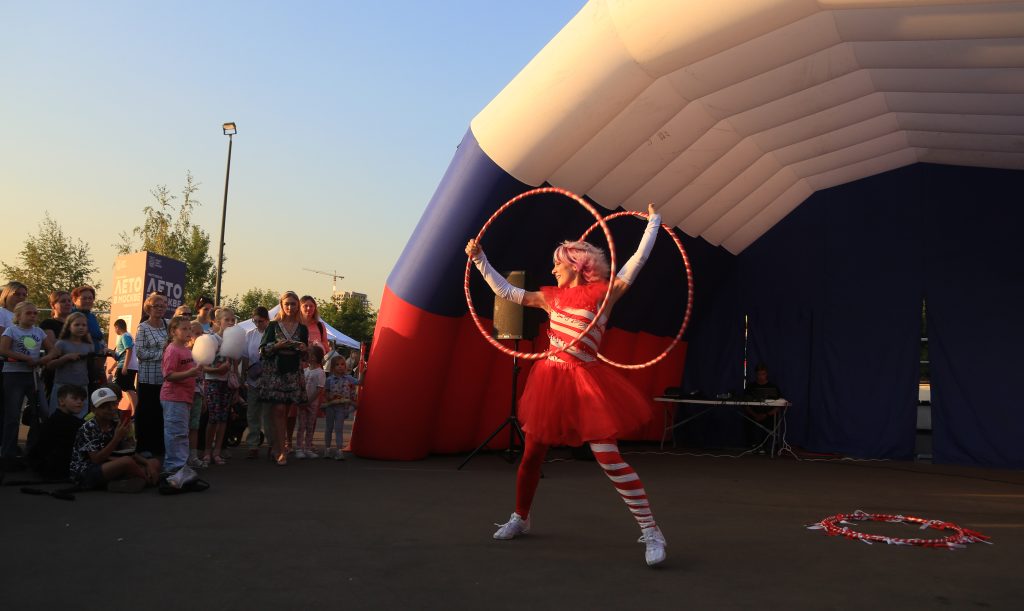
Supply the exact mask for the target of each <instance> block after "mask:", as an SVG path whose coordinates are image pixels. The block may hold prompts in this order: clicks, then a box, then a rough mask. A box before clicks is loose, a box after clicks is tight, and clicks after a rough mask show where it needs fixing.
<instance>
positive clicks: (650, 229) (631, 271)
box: [616, 204, 661, 290]
mask: <svg viewBox="0 0 1024 611" xmlns="http://www.w3.org/2000/svg"><path fill="white" fill-rule="evenodd" d="M647 214H649V215H650V216H649V218H648V219H647V228H646V229H645V230H644V236H643V237H642V238H640V245H639V246H637V248H636V252H635V253H633V256H632V257H630V258H629V260H628V261H626V263H625V264H624V265H623V266H622V269H620V270H619V273H618V274H616V278H618V279H619V280H621V281H622V282H625V283H626V284H627V285H632V284H633V283H634V282H635V281H636V277H637V274H639V273H640V270H641V269H642V268H643V266H644V263H647V257H649V256H650V255H651V250H653V249H654V241H655V240H656V239H657V238H658V228H659V227H660V226H661V215H660V214H658V213H657V212H655V211H654V204H647ZM623 290H625V287H623Z"/></svg>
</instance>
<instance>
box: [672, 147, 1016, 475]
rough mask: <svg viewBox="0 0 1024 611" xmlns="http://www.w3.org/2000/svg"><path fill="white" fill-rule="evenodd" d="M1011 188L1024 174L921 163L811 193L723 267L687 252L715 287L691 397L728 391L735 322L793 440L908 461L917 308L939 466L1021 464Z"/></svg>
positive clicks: (698, 338) (694, 355)
mask: <svg viewBox="0 0 1024 611" xmlns="http://www.w3.org/2000/svg"><path fill="white" fill-rule="evenodd" d="M1022 187H1024V173H1022V172H1013V171H1001V170H989V169H976V168H956V167H946V166H933V165H927V164H918V165H914V166H910V167H907V168H902V169H899V170H894V171H892V172H887V173H884V174H880V175H877V176H873V177H870V178H866V179H863V180H860V181H857V182H854V183H850V184H847V185H842V186H839V187H835V188H833V189H828V190H825V191H821V192H818V193H816V194H815V195H814V196H812V197H811V198H809V199H808V200H807V201H806V202H804V203H803V204H802V205H801V206H799V207H798V208H797V209H796V210H795V211H794V212H793V213H791V214H790V215H789V216H788V217H786V218H785V219H783V220H782V221H781V222H780V223H779V224H778V225H776V226H775V227H774V228H773V229H772V230H771V231H769V232H768V233H767V234H765V235H764V236H762V238H761V239H760V240H758V241H757V242H756V243H754V244H753V245H751V246H750V247H749V248H748V249H746V250H745V251H744V252H743V253H742V254H741V255H740V256H739V257H735V258H734V261H732V262H731V263H730V262H728V261H723V260H722V257H721V254H720V252H717V251H716V252H710V251H707V250H704V251H702V250H698V249H692V251H696V252H697V254H698V256H704V257H706V258H710V259H711V260H712V263H711V264H708V263H702V264H704V265H706V266H707V265H711V266H712V269H714V272H713V273H718V274H721V275H722V278H720V279H718V280H717V282H712V283H709V284H705V285H701V284H698V297H697V300H696V303H697V304H698V306H700V305H703V304H702V303H701V302H702V300H706V302H707V304H708V305H709V306H710V307H711V311H708V310H707V309H706V308H704V309H702V310H701V311H702V315H703V318H702V319H701V320H699V321H695V325H694V333H693V334H692V335H691V336H690V348H689V349H690V353H689V357H688V358H687V374H686V380H687V386H688V387H690V388H701V389H702V390H703V389H709V388H716V387H717V388H725V389H728V388H732V387H733V386H735V385H730V384H724V385H723V384H722V383H721V381H722V380H728V379H734V378H733V376H734V375H735V370H736V367H737V366H739V365H736V364H737V363H740V364H741V363H742V359H743V353H742V350H743V348H742V341H740V342H737V341H736V338H737V324H740V325H742V317H743V315H744V314H746V315H747V316H749V330H750V336H749V342H748V357H749V362H750V365H751V372H752V371H753V366H754V365H755V364H756V363H758V362H764V363H765V364H766V365H768V367H769V369H770V371H771V374H772V378H773V381H775V382H776V383H777V384H778V385H779V386H780V387H781V388H782V390H783V392H784V394H785V395H786V397H787V398H789V399H790V400H791V401H792V402H793V404H794V405H793V408H792V409H791V410H790V412H789V415H788V417H787V422H788V425H789V426H788V437H789V440H790V441H791V442H794V443H797V444H799V445H801V446H803V447H805V448H807V449H810V450H816V451H822V452H839V453H843V454H846V455H849V456H856V457H865V458H897V459H905V458H910V457H912V455H913V451H914V440H915V422H916V405H917V386H918V377H919V363H918V361H919V349H920V328H921V327H920V322H921V302H922V299H927V303H928V315H929V316H928V317H929V323H928V324H929V344H930V349H931V360H932V367H931V376H932V406H933V414H932V418H933V427H934V439H933V452H934V455H935V459H936V460H937V461H940V462H955V463H968V464H982V465H996V466H1010V467H1019V466H1022V465H1024V444H1022V443H1021V442H1020V440H1021V439H1022V436H1024V410H1022V409H1020V405H1021V402H1022V400H1021V399H1019V398H1017V397H1015V396H1014V394H1013V390H1014V389H1013V387H1011V384H1013V385H1014V386H1017V384H1016V383H1015V382H1013V380H1015V375H1016V374H1018V372H1020V371H1021V370H1022V369H1024V361H1022V357H1021V354H1020V350H1019V349H1018V346H1020V345H1021V344H1022V343H1024V337H1022V336H1024V330H1022V329H1024V327H1022V326H1021V325H1020V324H1019V323H1018V321H1017V320H1016V318H1017V313H1018V312H1019V311H1020V310H1021V306H1022V304H1024V299H1022V298H1024V273H1022V272H1021V271H1020V265H1021V262H1022V261H1024V256H1022V255H1024V252H1022V251H1024V246H1022V245H1024V240H1021V239H1020V238H1019V237H1017V236H1016V235H1015V234H1016V233H1018V232H1019V228H1020V227H1022V226H1024V223H1022V221H1024V207H1022V206H1020V205H1019V200H1020V196H1019V193H1020V192H1021V191H1022V190H1024V189H1022ZM696 267H697V264H695V268H696ZM730 299H735V300H736V301H735V303H734V304H732V305H730V304H729V300H730ZM739 337H740V338H742V335H741V330H740V335H739ZM709 445H718V444H716V443H710V444H709Z"/></svg>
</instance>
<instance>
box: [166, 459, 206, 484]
mask: <svg viewBox="0 0 1024 611" xmlns="http://www.w3.org/2000/svg"><path fill="white" fill-rule="evenodd" d="M197 477H199V474H198V473H196V472H195V471H193V470H192V468H191V467H189V466H188V465H185V466H184V467H182V468H180V469H178V471H177V472H176V473H175V474H174V475H171V476H169V477H168V478H167V483H168V484H170V485H171V486H173V487H174V488H181V487H183V486H184V485H185V484H187V483H189V482H191V481H192V480H194V479H196V478H197Z"/></svg>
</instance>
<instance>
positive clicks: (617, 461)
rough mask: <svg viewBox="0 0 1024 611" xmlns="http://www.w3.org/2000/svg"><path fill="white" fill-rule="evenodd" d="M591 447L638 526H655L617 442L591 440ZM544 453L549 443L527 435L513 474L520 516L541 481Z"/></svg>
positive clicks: (641, 488)
mask: <svg viewBox="0 0 1024 611" xmlns="http://www.w3.org/2000/svg"><path fill="white" fill-rule="evenodd" d="M590 449H591V450H592V451H593V452H594V458H595V459H597V462H598V464H600V465H601V468H602V469H604V473H605V475H607V476H608V479H610V480H611V481H612V484H613V485H614V486H615V489H616V490H617V491H618V493H619V495H620V496H621V497H622V500H623V501H624V502H625V503H626V506H627V507H628V508H629V511H630V513H632V514H633V517H634V518H636V521H637V524H639V525H640V528H649V527H651V526H655V522H654V515H653V514H652V513H651V506H650V504H649V503H648V501H647V492H646V491H645V490H644V485H643V483H642V482H641V481H640V477H639V476H638V475H637V474H636V471H634V470H633V467H630V466H629V464H627V463H626V462H625V461H624V460H622V455H621V454H619V446H618V443H617V442H616V441H615V440H614V439H602V440H600V441H592V442H590ZM547 453H548V446H546V445H544V444H542V443H536V442H531V441H530V439H529V438H527V440H526V447H525V448H524V449H523V460H522V461H521V462H520V463H519V471H518V472H517V474H516V513H518V514H519V515H520V517H522V518H523V519H525V518H526V517H527V516H529V514H530V507H531V506H532V505H533V497H534V495H535V494H536V493H537V484H538V483H539V482H540V468H541V466H542V465H543V464H544V456H545V455H546V454H547Z"/></svg>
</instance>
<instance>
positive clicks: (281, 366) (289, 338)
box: [257, 291, 309, 465]
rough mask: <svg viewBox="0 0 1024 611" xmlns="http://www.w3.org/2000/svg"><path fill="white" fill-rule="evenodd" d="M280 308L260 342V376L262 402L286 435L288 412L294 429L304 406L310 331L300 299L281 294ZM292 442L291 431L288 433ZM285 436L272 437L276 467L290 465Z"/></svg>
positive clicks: (293, 295)
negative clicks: (305, 359)
mask: <svg viewBox="0 0 1024 611" xmlns="http://www.w3.org/2000/svg"><path fill="white" fill-rule="evenodd" d="M280 306H281V309H280V311H279V312H278V313H277V319H276V320H274V321H273V322H271V323H270V325H268V326H267V330H266V332H265V333H264V334H263V340H262V341H261V342H260V356H261V357H262V363H263V373H262V374H261V375H260V380H259V386H258V389H257V390H258V393H259V396H260V399H261V400H262V401H264V402H266V403H268V404H270V405H273V408H272V410H273V421H274V430H275V431H281V432H282V433H285V431H286V430H287V419H288V413H289V410H291V413H292V414H293V415H292V418H293V420H292V422H293V424H292V426H293V427H294V413H295V406H296V405H297V404H298V403H301V402H302V401H303V399H304V397H303V395H304V393H305V377H304V375H303V373H302V366H301V356H302V354H303V353H305V352H306V343H307V342H308V341H309V332H308V331H307V329H306V326H305V325H304V324H302V319H301V316H300V315H299V297H298V295H296V294H295V293H294V292H292V291H287V292H285V293H284V294H282V295H281V299H280ZM287 435H288V439H289V440H290V439H291V432H288V433H287ZM285 443H286V442H285V435H284V434H281V435H277V434H275V435H273V447H272V452H273V453H274V456H275V457H276V459H277V464H279V465H286V464H288V454H287V447H286V445H285Z"/></svg>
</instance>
